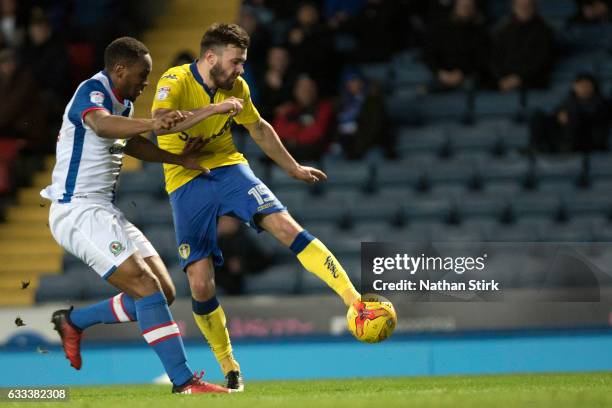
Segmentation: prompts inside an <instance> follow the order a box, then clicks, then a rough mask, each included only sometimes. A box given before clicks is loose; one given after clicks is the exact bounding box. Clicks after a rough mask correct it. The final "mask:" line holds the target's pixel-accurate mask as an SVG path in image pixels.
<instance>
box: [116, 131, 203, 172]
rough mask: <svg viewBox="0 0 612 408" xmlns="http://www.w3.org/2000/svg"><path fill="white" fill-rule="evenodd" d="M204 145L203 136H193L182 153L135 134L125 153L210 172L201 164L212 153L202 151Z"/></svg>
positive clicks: (153, 161) (129, 141) (143, 158)
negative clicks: (167, 149)
mask: <svg viewBox="0 0 612 408" xmlns="http://www.w3.org/2000/svg"><path fill="white" fill-rule="evenodd" d="M202 146H203V141H202V139H201V138H199V137H198V138H193V139H189V141H187V144H186V145H185V148H184V149H183V152H182V153H181V154H174V153H170V152H168V151H166V150H163V149H160V148H159V147H157V146H156V145H155V144H154V143H153V142H151V141H150V140H149V139H147V138H145V137H142V136H135V137H133V138H131V139H130V140H128V142H127V144H126V146H125V153H126V154H129V155H130V156H132V157H135V158H137V159H140V160H144V161H147V162H152V163H168V164H177V165H179V166H183V167H185V168H187V169H191V170H200V171H202V172H204V173H209V172H210V170H208V169H207V168H206V167H202V166H200V161H201V160H202V157H203V156H205V155H207V154H210V153H206V152H201V151H200V149H201V148H202Z"/></svg>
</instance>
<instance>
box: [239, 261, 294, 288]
mask: <svg viewBox="0 0 612 408" xmlns="http://www.w3.org/2000/svg"><path fill="white" fill-rule="evenodd" d="M301 272H302V267H301V266H300V265H299V263H298V262H297V261H294V262H291V263H287V264H280V265H275V266H272V267H270V268H268V269H266V270H265V271H264V272H262V273H260V274H257V275H247V276H246V277H245V282H244V283H245V288H244V289H245V293H247V294H251V295H254V294H257V295H260V294H290V293H294V292H295V291H296V289H297V285H298V276H299V275H300V274H301Z"/></svg>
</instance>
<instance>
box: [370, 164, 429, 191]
mask: <svg viewBox="0 0 612 408" xmlns="http://www.w3.org/2000/svg"><path fill="white" fill-rule="evenodd" d="M424 166H425V164H422V165H421V166H417V165H411V164H410V163H409V162H407V161H405V160H402V161H397V162H385V161H383V162H380V163H378V164H377V165H376V184H377V186H379V187H387V186H397V187H408V186H414V185H415V184H416V182H417V181H418V180H419V178H420V176H421V174H422V171H423V167H424Z"/></svg>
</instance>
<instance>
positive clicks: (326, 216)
mask: <svg viewBox="0 0 612 408" xmlns="http://www.w3.org/2000/svg"><path fill="white" fill-rule="evenodd" d="M347 213H348V211H347V208H346V204H345V203H344V202H343V201H340V202H339V201H338V198H337V197H336V196H335V195H327V196H321V197H316V199H313V200H310V201H309V203H308V205H307V206H303V207H302V208H300V209H299V210H298V211H294V212H292V214H293V216H294V217H295V218H297V220H298V221H299V222H301V223H303V224H305V225H308V223H309V222H311V221H326V222H332V223H333V222H338V221H339V220H341V219H342V218H343V217H345V216H346V215H347Z"/></svg>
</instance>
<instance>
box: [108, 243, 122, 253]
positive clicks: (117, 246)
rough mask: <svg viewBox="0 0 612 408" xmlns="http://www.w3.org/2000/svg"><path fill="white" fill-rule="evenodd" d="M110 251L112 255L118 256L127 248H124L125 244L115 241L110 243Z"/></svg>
mask: <svg viewBox="0 0 612 408" xmlns="http://www.w3.org/2000/svg"><path fill="white" fill-rule="evenodd" d="M108 249H109V250H110V251H111V254H113V255H115V256H117V255H119V254H120V253H122V252H123V250H124V249H125V247H124V246H123V244H122V243H121V242H119V241H113V242H111V243H110V245H109V246H108Z"/></svg>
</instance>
